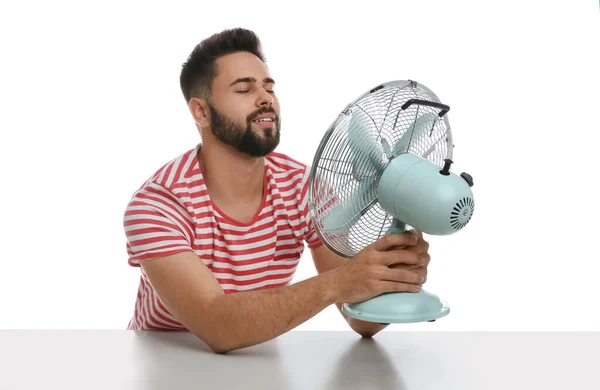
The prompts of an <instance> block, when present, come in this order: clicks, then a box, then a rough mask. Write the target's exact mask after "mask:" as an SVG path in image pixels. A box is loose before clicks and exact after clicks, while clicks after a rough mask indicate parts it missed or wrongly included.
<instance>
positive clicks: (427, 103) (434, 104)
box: [402, 99, 450, 118]
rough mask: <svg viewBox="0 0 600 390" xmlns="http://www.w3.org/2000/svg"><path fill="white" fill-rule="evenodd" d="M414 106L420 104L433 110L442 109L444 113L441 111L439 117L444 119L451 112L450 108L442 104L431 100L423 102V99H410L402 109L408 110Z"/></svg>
mask: <svg viewBox="0 0 600 390" xmlns="http://www.w3.org/2000/svg"><path fill="white" fill-rule="evenodd" d="M413 104H420V105H423V106H429V107H433V108H440V109H441V110H442V111H440V113H439V114H438V115H439V117H440V118H441V117H443V116H444V115H446V113H447V112H448V111H450V106H448V105H445V104H442V103H437V102H430V101H429V100H421V99H410V100H408V101H407V102H406V103H404V104H403V105H402V109H403V110H406V109H407V108H408V107H410V106H412V105H413Z"/></svg>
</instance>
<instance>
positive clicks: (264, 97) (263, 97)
mask: <svg viewBox="0 0 600 390" xmlns="http://www.w3.org/2000/svg"><path fill="white" fill-rule="evenodd" d="M256 103H257V104H256V105H257V106H258V107H269V106H272V105H273V96H271V94H270V93H269V92H267V91H266V90H265V89H264V88H263V89H262V91H261V93H260V94H259V96H258V99H257V101H256Z"/></svg>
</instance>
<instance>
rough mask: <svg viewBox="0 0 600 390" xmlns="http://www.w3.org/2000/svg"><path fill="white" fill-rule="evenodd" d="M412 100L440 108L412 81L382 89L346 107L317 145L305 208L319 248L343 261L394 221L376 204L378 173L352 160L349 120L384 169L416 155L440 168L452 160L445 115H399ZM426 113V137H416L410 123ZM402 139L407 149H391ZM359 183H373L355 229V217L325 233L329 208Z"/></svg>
mask: <svg viewBox="0 0 600 390" xmlns="http://www.w3.org/2000/svg"><path fill="white" fill-rule="evenodd" d="M410 99H420V100H427V101H431V102H436V103H441V102H440V101H439V99H438V98H437V96H436V95H435V94H434V93H433V92H432V91H431V90H429V89H428V88H427V87H425V86H423V85H421V84H418V83H416V82H414V81H410V80H408V81H395V82H390V83H386V84H383V85H380V86H378V87H376V88H374V89H372V90H370V91H368V92H366V93H364V94H363V95H361V96H360V97H359V98H358V99H356V100H355V101H354V102H352V103H350V104H349V105H348V106H347V107H346V109H344V111H343V112H342V113H341V114H340V115H339V116H338V118H337V119H336V120H335V121H334V123H333V124H332V125H331V126H330V127H329V129H328V130H327V132H326V133H325V135H324V137H323V139H322V141H321V144H320V145H319V148H318V150H317V153H316V155H315V158H314V161H313V164H312V167H311V175H310V189H309V209H310V212H311V219H312V222H313V226H314V227H315V230H316V231H317V233H318V235H319V237H320V238H321V240H322V241H323V243H324V244H325V245H327V246H328V247H329V248H330V249H331V250H333V251H334V252H336V253H337V254H339V255H341V256H344V257H349V258H352V257H354V256H355V255H356V254H357V253H358V252H359V251H360V250H362V249H363V248H364V247H366V246H368V245H370V244H372V243H373V242H375V241H376V240H378V239H379V238H381V237H383V236H384V235H385V234H386V232H387V230H388V228H389V227H390V225H391V224H392V223H393V218H394V217H393V215H390V214H388V213H387V212H386V211H385V210H383V209H382V208H381V206H380V205H379V203H378V202H377V187H378V182H379V178H380V176H381V173H382V170H376V169H373V168H372V166H373V164H370V163H367V161H366V157H365V156H364V154H362V155H361V156H359V158H358V159H357V161H356V162H355V161H354V155H353V152H352V149H351V148H350V146H349V142H348V124H349V121H350V119H351V118H352V116H357V117H356V118H355V119H356V120H358V121H359V122H360V123H364V124H365V126H364V137H365V142H369V139H371V140H375V142H374V143H372V147H371V148H376V153H375V154H376V155H377V156H381V157H380V158H381V164H382V166H385V165H387V164H389V162H390V161H391V160H392V159H393V158H394V157H395V156H397V155H398V154H401V153H412V154H416V155H419V156H421V157H424V158H426V159H427V160H429V161H431V162H433V163H435V164H437V165H439V166H440V167H442V166H443V164H444V159H447V158H452V149H453V146H454V145H453V142H452V134H451V130H450V125H449V122H448V115H447V114H446V115H444V116H443V117H439V115H438V114H439V113H440V111H441V110H440V109H439V108H436V107H430V106H426V105H422V104H413V105H411V106H410V107H408V108H406V109H405V110H403V109H402V106H403V105H404V104H405V103H406V102H407V101H409V100H410ZM427 114H429V116H430V117H431V118H432V120H430V121H428V122H426V125H427V132H426V134H423V133H421V134H420V136H419V134H416V133H415V132H414V126H413V125H414V121H415V120H416V119H417V118H418V117H420V116H422V115H427ZM362 131H363V129H361V132H362ZM405 134H406V135H407V137H410V138H408V139H409V140H410V141H409V143H408V145H405V146H403V147H401V148H394V146H395V145H396V143H397V142H398V140H399V139H400V138H401V137H402V136H404V135H405ZM405 139H406V138H405ZM363 180H371V181H372V186H371V187H370V190H369V191H367V192H366V193H365V195H364V196H365V197H366V199H364V202H361V203H364V204H369V207H367V208H366V210H356V213H355V217H357V216H359V215H360V219H359V220H358V221H357V222H355V223H353V224H350V221H352V220H353V219H354V218H352V219H351V220H349V221H340V224H339V225H338V226H337V227H336V228H335V229H330V230H327V229H325V227H324V226H323V220H324V219H325V218H326V217H327V215H328V213H329V211H330V210H331V209H332V207H335V206H337V205H338V204H339V203H344V202H345V201H347V200H348V198H349V197H350V196H351V194H352V193H353V192H354V191H355V190H356V188H357V187H358V185H359V184H360V182H361V181H363ZM350 225H351V226H350ZM406 228H410V226H407V227H406Z"/></svg>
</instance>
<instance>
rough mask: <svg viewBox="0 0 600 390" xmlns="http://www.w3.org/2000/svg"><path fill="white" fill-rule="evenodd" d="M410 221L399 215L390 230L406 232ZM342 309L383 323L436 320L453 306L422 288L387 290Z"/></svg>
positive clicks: (356, 316)
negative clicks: (403, 220) (413, 290)
mask: <svg viewBox="0 0 600 390" xmlns="http://www.w3.org/2000/svg"><path fill="white" fill-rule="evenodd" d="M405 231H406V224H405V223H404V222H402V221H399V220H397V219H393V220H392V224H391V225H390V227H389V228H388V230H387V231H386V234H402V233H404V232H405ZM342 311H343V312H344V314H346V315H347V316H349V317H352V318H356V319H358V320H362V321H367V322H378V323H381V324H386V325H387V324H390V323H410V322H426V321H428V322H433V321H435V320H436V319H438V318H441V317H444V316H446V315H447V314H448V313H449V312H450V307H449V306H448V304H447V303H446V302H444V301H441V300H440V299H439V297H438V296H437V295H435V294H433V293H431V292H428V291H426V290H424V289H423V288H421V290H420V291H419V292H416V293H413V292H391V293H384V294H381V295H378V296H376V297H373V298H371V299H368V300H366V301H362V302H356V303H344V304H343V305H342Z"/></svg>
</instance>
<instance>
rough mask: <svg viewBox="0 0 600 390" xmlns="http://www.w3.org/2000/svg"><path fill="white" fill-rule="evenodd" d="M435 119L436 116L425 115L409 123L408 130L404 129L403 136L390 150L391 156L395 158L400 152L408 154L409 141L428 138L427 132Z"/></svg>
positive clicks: (431, 114)
mask: <svg viewBox="0 0 600 390" xmlns="http://www.w3.org/2000/svg"><path fill="white" fill-rule="evenodd" d="M436 118H437V115H436V114H433V113H427V114H423V115H421V116H419V117H418V118H417V119H415V120H414V121H413V123H411V125H410V126H409V127H408V129H406V131H405V132H404V134H402V137H400V139H399V140H398V142H396V145H394V148H393V149H392V155H393V156H397V155H398V154H400V153H401V152H402V153H406V152H408V149H409V144H410V142H411V140H416V139H419V138H420V137H424V136H428V135H427V132H428V131H429V130H431V127H432V126H433V121H435V120H436ZM429 153H431V152H429Z"/></svg>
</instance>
